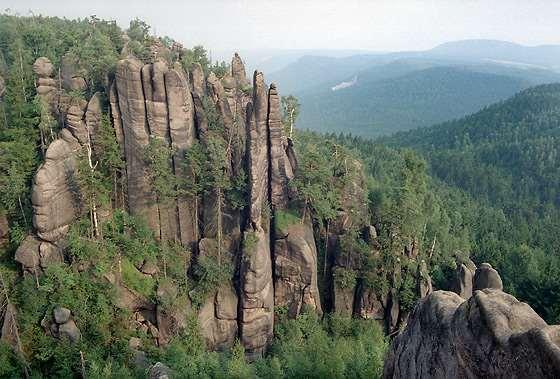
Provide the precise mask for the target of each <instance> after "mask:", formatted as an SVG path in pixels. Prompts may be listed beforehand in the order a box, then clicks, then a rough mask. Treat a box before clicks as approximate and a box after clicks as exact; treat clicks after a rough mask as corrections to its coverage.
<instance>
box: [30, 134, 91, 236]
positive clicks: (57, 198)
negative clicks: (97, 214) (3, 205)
mask: <svg viewBox="0 0 560 379" xmlns="http://www.w3.org/2000/svg"><path fill="white" fill-rule="evenodd" d="M79 149H80V144H79V142H78V140H77V139H76V138H75V137H74V136H73V135H72V133H70V131H68V130H67V129H64V130H62V132H61V134H60V138H59V139H57V140H55V141H53V142H52V143H51V144H50V145H49V147H48V149H47V151H46V154H45V161H44V163H43V164H42V165H41V166H40V167H39V170H38V171H37V174H36V175H35V179H34V182H33V192H32V196H31V202H32V204H33V226H34V227H35V229H36V231H37V235H38V236H39V237H40V238H42V239H43V240H45V241H50V242H56V241H58V240H59V239H60V238H62V237H63V236H64V235H65V234H66V232H67V231H68V226H69V225H70V224H71V223H72V221H74V219H75V218H76V216H77V213H78V209H79V203H78V198H77V196H78V194H77V193H76V186H75V178H74V176H75V165H76V153H77V152H78V151H79Z"/></svg>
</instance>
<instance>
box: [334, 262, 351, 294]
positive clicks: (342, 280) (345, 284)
mask: <svg viewBox="0 0 560 379" xmlns="http://www.w3.org/2000/svg"><path fill="white" fill-rule="evenodd" d="M333 280H334V282H335V283H336V285H337V287H339V288H345V289H353V288H354V287H356V273H355V272H354V270H350V269H347V268H344V267H337V268H336V269H335V270H334V273H333Z"/></svg>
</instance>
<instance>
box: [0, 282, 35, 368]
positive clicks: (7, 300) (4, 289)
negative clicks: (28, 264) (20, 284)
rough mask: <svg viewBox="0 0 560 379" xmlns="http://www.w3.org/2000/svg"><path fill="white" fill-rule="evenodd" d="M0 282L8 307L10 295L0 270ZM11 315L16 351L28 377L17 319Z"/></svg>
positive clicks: (27, 365)
mask: <svg viewBox="0 0 560 379" xmlns="http://www.w3.org/2000/svg"><path fill="white" fill-rule="evenodd" d="M0 284H1V285H2V290H3V292H4V297H5V298H6V304H7V306H8V307H10V306H11V305H12V303H11V302H10V297H9V296H8V290H7V288H6V283H5V282H4V276H3V275H2V272H0ZM11 316H12V322H13V327H14V334H15V335H16V344H17V352H18V354H19V356H20V359H21V361H22V362H23V372H24V374H25V377H26V378H29V364H28V363H27V360H26V359H25V355H24V354H23V348H22V345H21V339H20V337H19V330H18V326H17V320H16V319H15V317H14V314H11Z"/></svg>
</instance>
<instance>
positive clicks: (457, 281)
mask: <svg viewBox="0 0 560 379" xmlns="http://www.w3.org/2000/svg"><path fill="white" fill-rule="evenodd" d="M475 270H476V266H475V265H474V263H472V261H470V260H468V261H467V263H461V262H458V263H457V270H455V277H454V278H453V283H452V286H451V291H453V292H455V293H456V294H457V295H459V296H461V297H462V298H463V299H468V298H470V297H471V296H472V293H473V277H474V272H475Z"/></svg>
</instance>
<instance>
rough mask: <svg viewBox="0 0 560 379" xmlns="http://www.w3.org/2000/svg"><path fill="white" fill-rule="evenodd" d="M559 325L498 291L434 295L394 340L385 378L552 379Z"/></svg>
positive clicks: (556, 370) (559, 359)
mask: <svg viewBox="0 0 560 379" xmlns="http://www.w3.org/2000/svg"><path fill="white" fill-rule="evenodd" d="M559 375H560V326H548V325H547V324H546V323H545V322H544V320H542V319H541V318H540V317H539V316H538V315H537V314H536V313H535V312H534V311H533V310H532V309H531V307H529V306H528V305H527V304H525V303H522V302H519V301H518V300H517V299H515V298H514V297H513V296H511V295H508V294H506V293H504V292H502V291H501V290H498V289H489V288H487V289H482V290H478V291H476V292H475V293H474V295H473V296H472V297H471V298H470V299H468V300H467V301H465V300H464V299H463V298H461V297H460V296H459V295H457V294H456V293H454V292H447V291H436V292H434V293H432V294H430V295H428V296H427V297H426V298H424V299H422V300H421V301H420V302H419V304H418V305H417V306H416V308H415V309H414V311H413V312H412V315H411V316H410V318H409V321H408V324H407V326H406V328H405V329H404V330H403V331H402V332H401V333H400V334H399V335H398V336H397V337H396V338H395V339H394V340H393V342H392V344H391V347H390V350H389V353H388V355H387V358H386V361H385V367H384V377H385V378H477V377H479V378H482V377H485V378H488V377H491V378H556V377H558V376H559Z"/></svg>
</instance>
